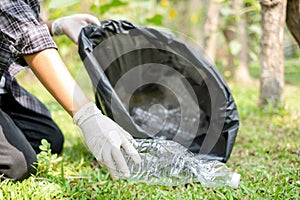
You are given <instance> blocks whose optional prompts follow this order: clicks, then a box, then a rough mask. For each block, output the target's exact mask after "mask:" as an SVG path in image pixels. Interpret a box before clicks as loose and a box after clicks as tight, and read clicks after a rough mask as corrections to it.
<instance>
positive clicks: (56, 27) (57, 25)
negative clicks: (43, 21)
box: [51, 18, 64, 36]
mask: <svg viewBox="0 0 300 200" xmlns="http://www.w3.org/2000/svg"><path fill="white" fill-rule="evenodd" d="M61 20H62V18H60V19H57V20H55V21H53V22H52V25H51V34H52V35H55V36H57V35H62V34H64V32H63V30H62V27H61Z"/></svg>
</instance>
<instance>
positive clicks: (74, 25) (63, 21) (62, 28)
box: [51, 14, 100, 44]
mask: <svg viewBox="0 0 300 200" xmlns="http://www.w3.org/2000/svg"><path fill="white" fill-rule="evenodd" d="M89 24H95V25H98V26H99V25H100V22H99V20H98V19H97V18H96V17H95V16H92V15H89V14H75V15H71V16H67V17H62V18H59V19H57V20H55V21H53V23H52V26H51V33H52V35H62V34H66V35H67V36H68V37H69V38H70V39H71V40H72V41H73V42H74V43H76V44H77V43H78V36H79V33H80V31H81V29H82V28H83V27H85V26H87V25H89Z"/></svg>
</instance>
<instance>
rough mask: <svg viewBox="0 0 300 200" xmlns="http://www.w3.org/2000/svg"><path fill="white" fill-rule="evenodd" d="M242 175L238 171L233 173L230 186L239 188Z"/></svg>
mask: <svg viewBox="0 0 300 200" xmlns="http://www.w3.org/2000/svg"><path fill="white" fill-rule="evenodd" d="M240 179H241V175H240V174H238V173H233V174H232V177H231V181H230V186H231V187H233V188H238V186H239V183H240Z"/></svg>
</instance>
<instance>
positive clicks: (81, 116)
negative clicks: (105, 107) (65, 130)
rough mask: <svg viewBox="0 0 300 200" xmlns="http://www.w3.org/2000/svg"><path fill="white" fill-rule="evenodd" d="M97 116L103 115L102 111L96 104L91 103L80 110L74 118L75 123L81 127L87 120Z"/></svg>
mask: <svg viewBox="0 0 300 200" xmlns="http://www.w3.org/2000/svg"><path fill="white" fill-rule="evenodd" d="M95 115H102V113H101V111H100V110H99V109H98V108H97V106H96V104H95V103H93V102H89V103H87V104H85V105H84V106H83V107H82V108H80V109H79V111H77V112H76V113H75V115H74V116H73V121H74V123H75V124H77V125H78V126H80V125H81V124H82V123H83V122H85V121H86V120H87V119H89V118H91V117H92V116H95Z"/></svg>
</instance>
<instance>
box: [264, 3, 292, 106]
mask: <svg viewBox="0 0 300 200" xmlns="http://www.w3.org/2000/svg"><path fill="white" fill-rule="evenodd" d="M286 2H287V1H286V0H261V1H260V3H261V6H262V28H263V37H262V55H261V72H260V103H261V104H262V105H267V104H269V103H271V104H272V105H273V106H275V107H276V106H278V102H279V101H280V99H281V93H282V88H283V86H284V52H283V50H284V49H283V42H284V25H285V16H286Z"/></svg>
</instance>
